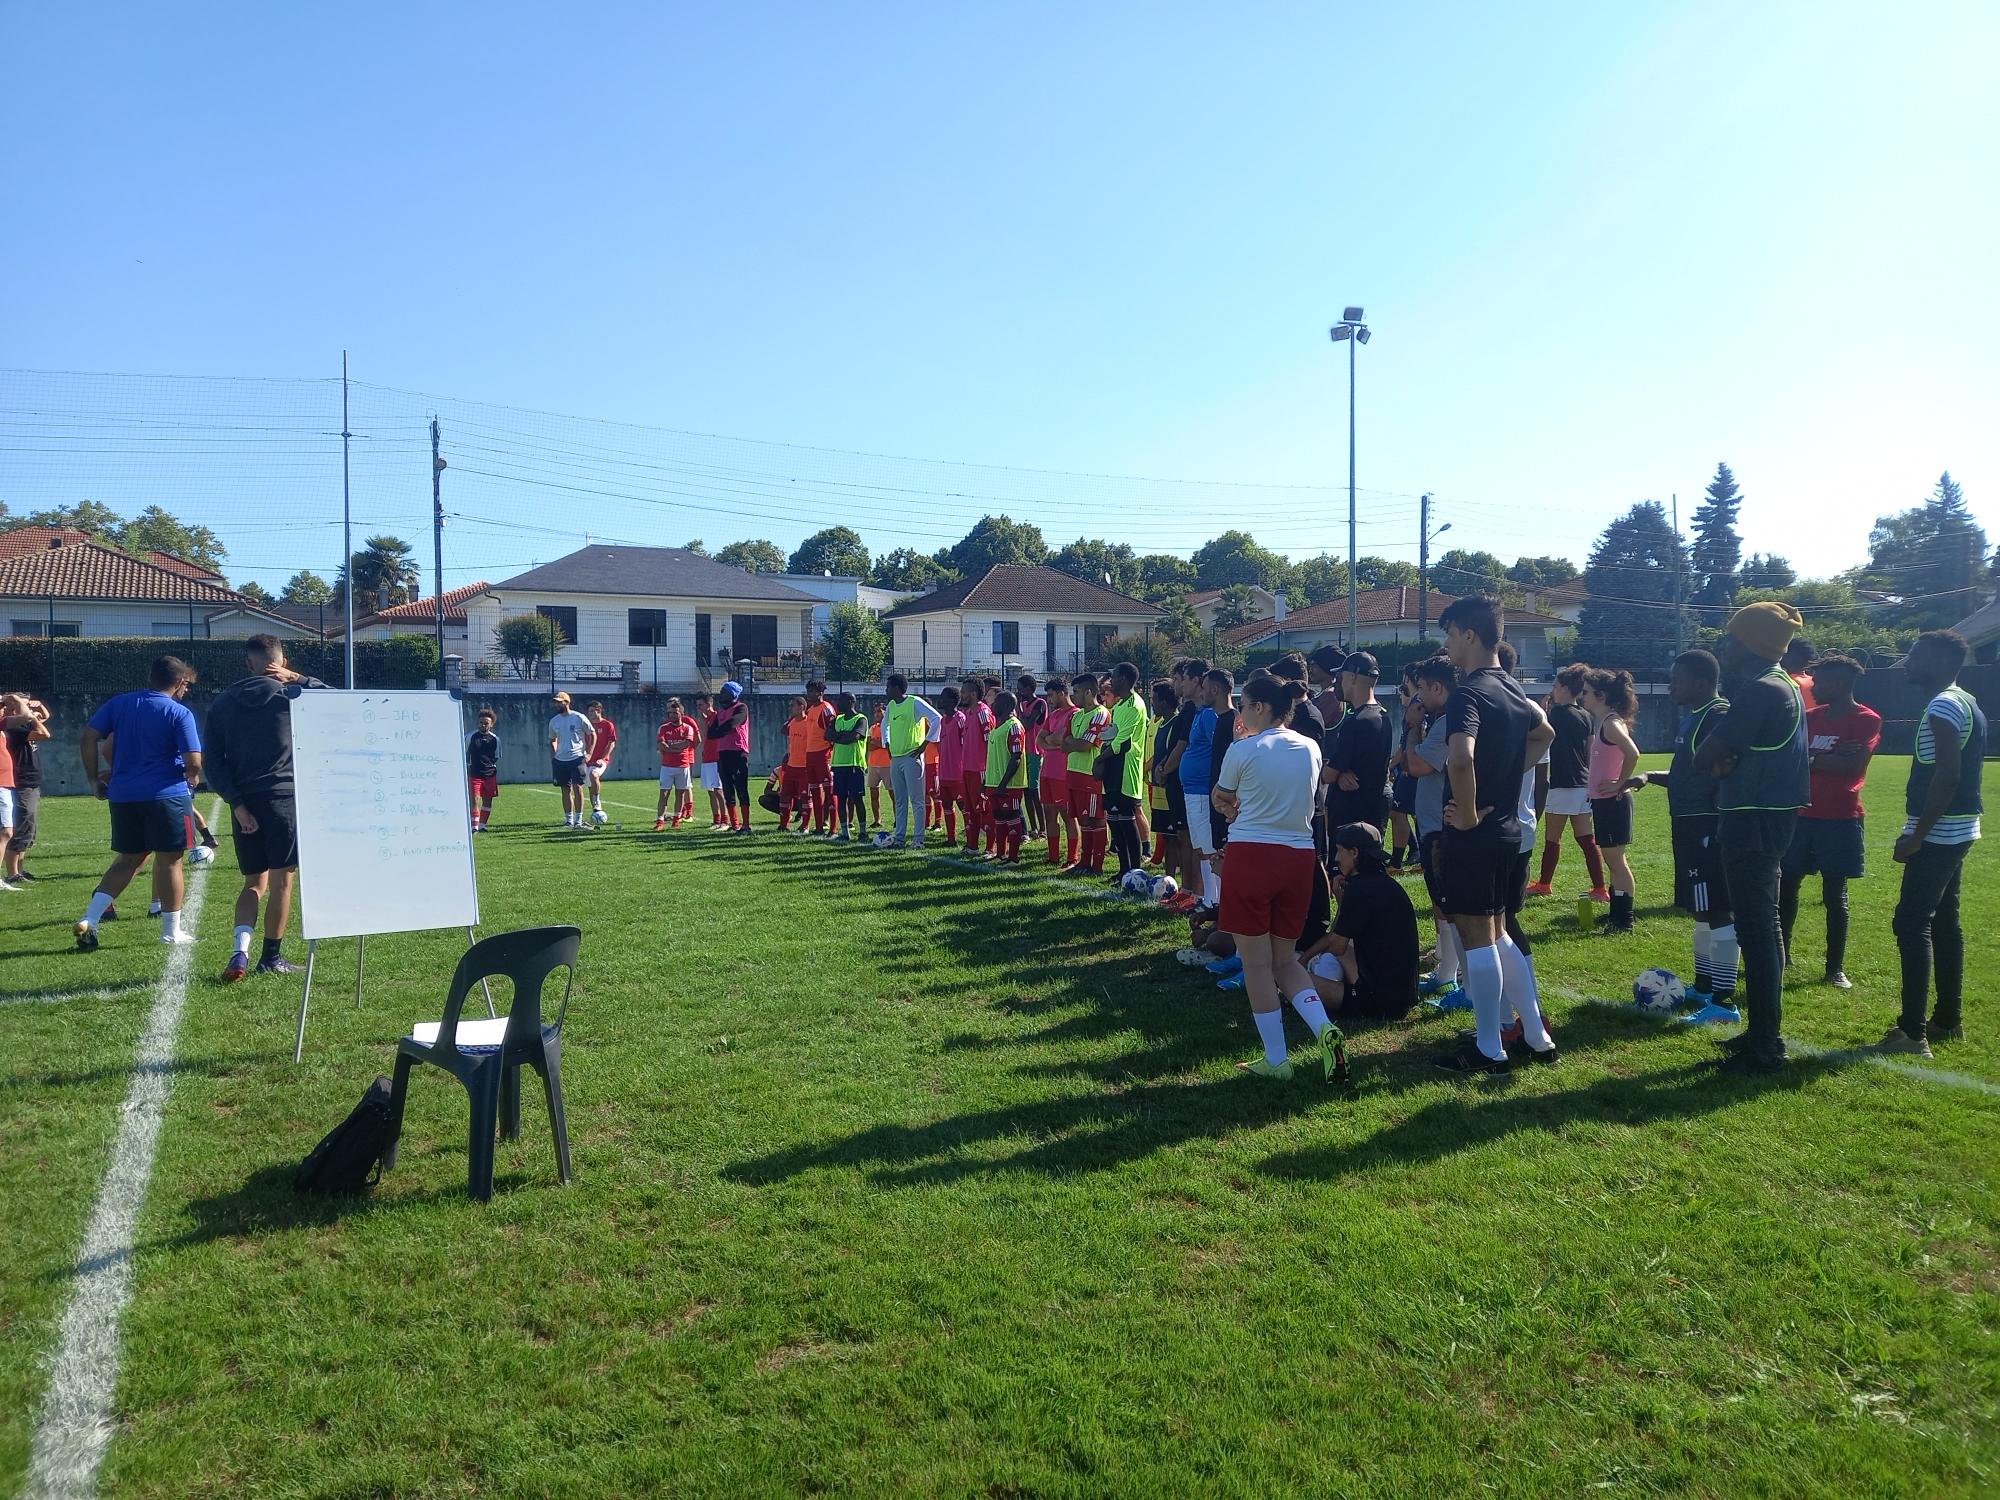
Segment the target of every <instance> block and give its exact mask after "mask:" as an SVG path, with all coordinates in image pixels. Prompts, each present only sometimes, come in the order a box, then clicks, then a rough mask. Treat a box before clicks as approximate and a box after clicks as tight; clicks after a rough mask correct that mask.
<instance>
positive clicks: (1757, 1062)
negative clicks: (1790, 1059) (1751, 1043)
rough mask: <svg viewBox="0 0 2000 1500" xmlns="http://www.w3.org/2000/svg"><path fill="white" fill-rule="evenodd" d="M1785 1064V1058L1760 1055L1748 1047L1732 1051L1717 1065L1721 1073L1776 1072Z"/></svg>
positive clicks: (1717, 1069)
mask: <svg viewBox="0 0 2000 1500" xmlns="http://www.w3.org/2000/svg"><path fill="white" fill-rule="evenodd" d="M1784 1066H1785V1060H1784V1058H1782V1057H1759V1056H1758V1055H1757V1054H1756V1053H1755V1052H1752V1051H1750V1050H1749V1049H1748V1048H1745V1049H1744V1050H1743V1051H1741V1052H1732V1053H1730V1054H1729V1055H1728V1056H1727V1057H1725V1058H1723V1059H1722V1060H1721V1061H1720V1062H1718V1063H1717V1064H1716V1065H1715V1067H1716V1071H1717V1072H1719V1073H1776V1072H1779V1071H1781V1070H1782V1069H1783V1068H1784Z"/></svg>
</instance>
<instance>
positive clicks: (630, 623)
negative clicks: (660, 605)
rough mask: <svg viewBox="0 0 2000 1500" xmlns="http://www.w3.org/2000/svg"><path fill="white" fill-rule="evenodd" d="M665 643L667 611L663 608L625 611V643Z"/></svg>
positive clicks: (639, 644) (634, 644)
mask: <svg viewBox="0 0 2000 1500" xmlns="http://www.w3.org/2000/svg"><path fill="white" fill-rule="evenodd" d="M666 643H667V612H666V611H665V610H664V609H628V610H626V611H625V644H626V645H628V646H664V645H666Z"/></svg>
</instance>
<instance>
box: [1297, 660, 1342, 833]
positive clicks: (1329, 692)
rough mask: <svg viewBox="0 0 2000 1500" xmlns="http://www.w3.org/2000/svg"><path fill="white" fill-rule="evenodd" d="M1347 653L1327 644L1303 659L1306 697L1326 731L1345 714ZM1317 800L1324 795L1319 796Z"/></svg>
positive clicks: (1330, 730) (1324, 751)
mask: <svg viewBox="0 0 2000 1500" xmlns="http://www.w3.org/2000/svg"><path fill="white" fill-rule="evenodd" d="M1347 657H1348V652H1347V651H1346V649H1345V648H1343V647H1340V646H1334V645H1326V646H1320V647H1317V648H1316V649H1315V650H1314V651H1313V653H1312V654H1311V655H1310V656H1308V657H1306V659H1305V668H1306V686H1307V692H1306V699H1307V701H1308V702H1309V703H1311V704H1312V706H1313V712H1315V713H1317V714H1318V715H1319V718H1320V723H1321V724H1323V725H1325V726H1326V730H1327V732H1328V733H1329V734H1331V733H1332V732H1333V730H1334V729H1335V728H1336V727H1337V726H1338V725H1339V723H1340V721H1341V720H1342V719H1344V718H1346V717H1347V686H1346V684H1345V683H1344V682H1342V681H1341V674H1342V673H1343V672H1345V671H1346V670H1347ZM1320 753H1321V756H1322V757H1324V755H1325V753H1326V746H1325V745H1321V746H1320ZM1322 774H1324V773H1322ZM1320 800H1321V801H1322V802H1324V801H1325V800H1326V799H1325V797H1324V796H1322V797H1321V799H1320Z"/></svg>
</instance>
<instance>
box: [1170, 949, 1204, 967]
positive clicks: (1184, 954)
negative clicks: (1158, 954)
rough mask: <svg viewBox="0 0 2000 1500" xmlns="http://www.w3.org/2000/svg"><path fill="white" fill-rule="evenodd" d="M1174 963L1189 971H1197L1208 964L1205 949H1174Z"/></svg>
mask: <svg viewBox="0 0 2000 1500" xmlns="http://www.w3.org/2000/svg"><path fill="white" fill-rule="evenodd" d="M1174 962H1175V963H1177V964H1182V965H1184V966H1186V967H1187V968H1190V969H1198V968H1200V967H1202V966H1203V965H1204V964H1206V963H1207V962H1208V950H1207V949H1206V948H1176V949H1175V950H1174Z"/></svg>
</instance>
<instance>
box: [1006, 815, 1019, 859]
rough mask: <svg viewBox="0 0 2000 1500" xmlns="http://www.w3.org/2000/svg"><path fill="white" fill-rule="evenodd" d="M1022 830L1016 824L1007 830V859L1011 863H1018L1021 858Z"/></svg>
mask: <svg viewBox="0 0 2000 1500" xmlns="http://www.w3.org/2000/svg"><path fill="white" fill-rule="evenodd" d="M1021 829H1022V825H1021V824H1019V823H1016V824H1014V825H1013V827H1011V828H1009V829H1008V830H1007V858H1008V861H1009V862H1010V863H1018V862H1019V860H1020V858H1021Z"/></svg>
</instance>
